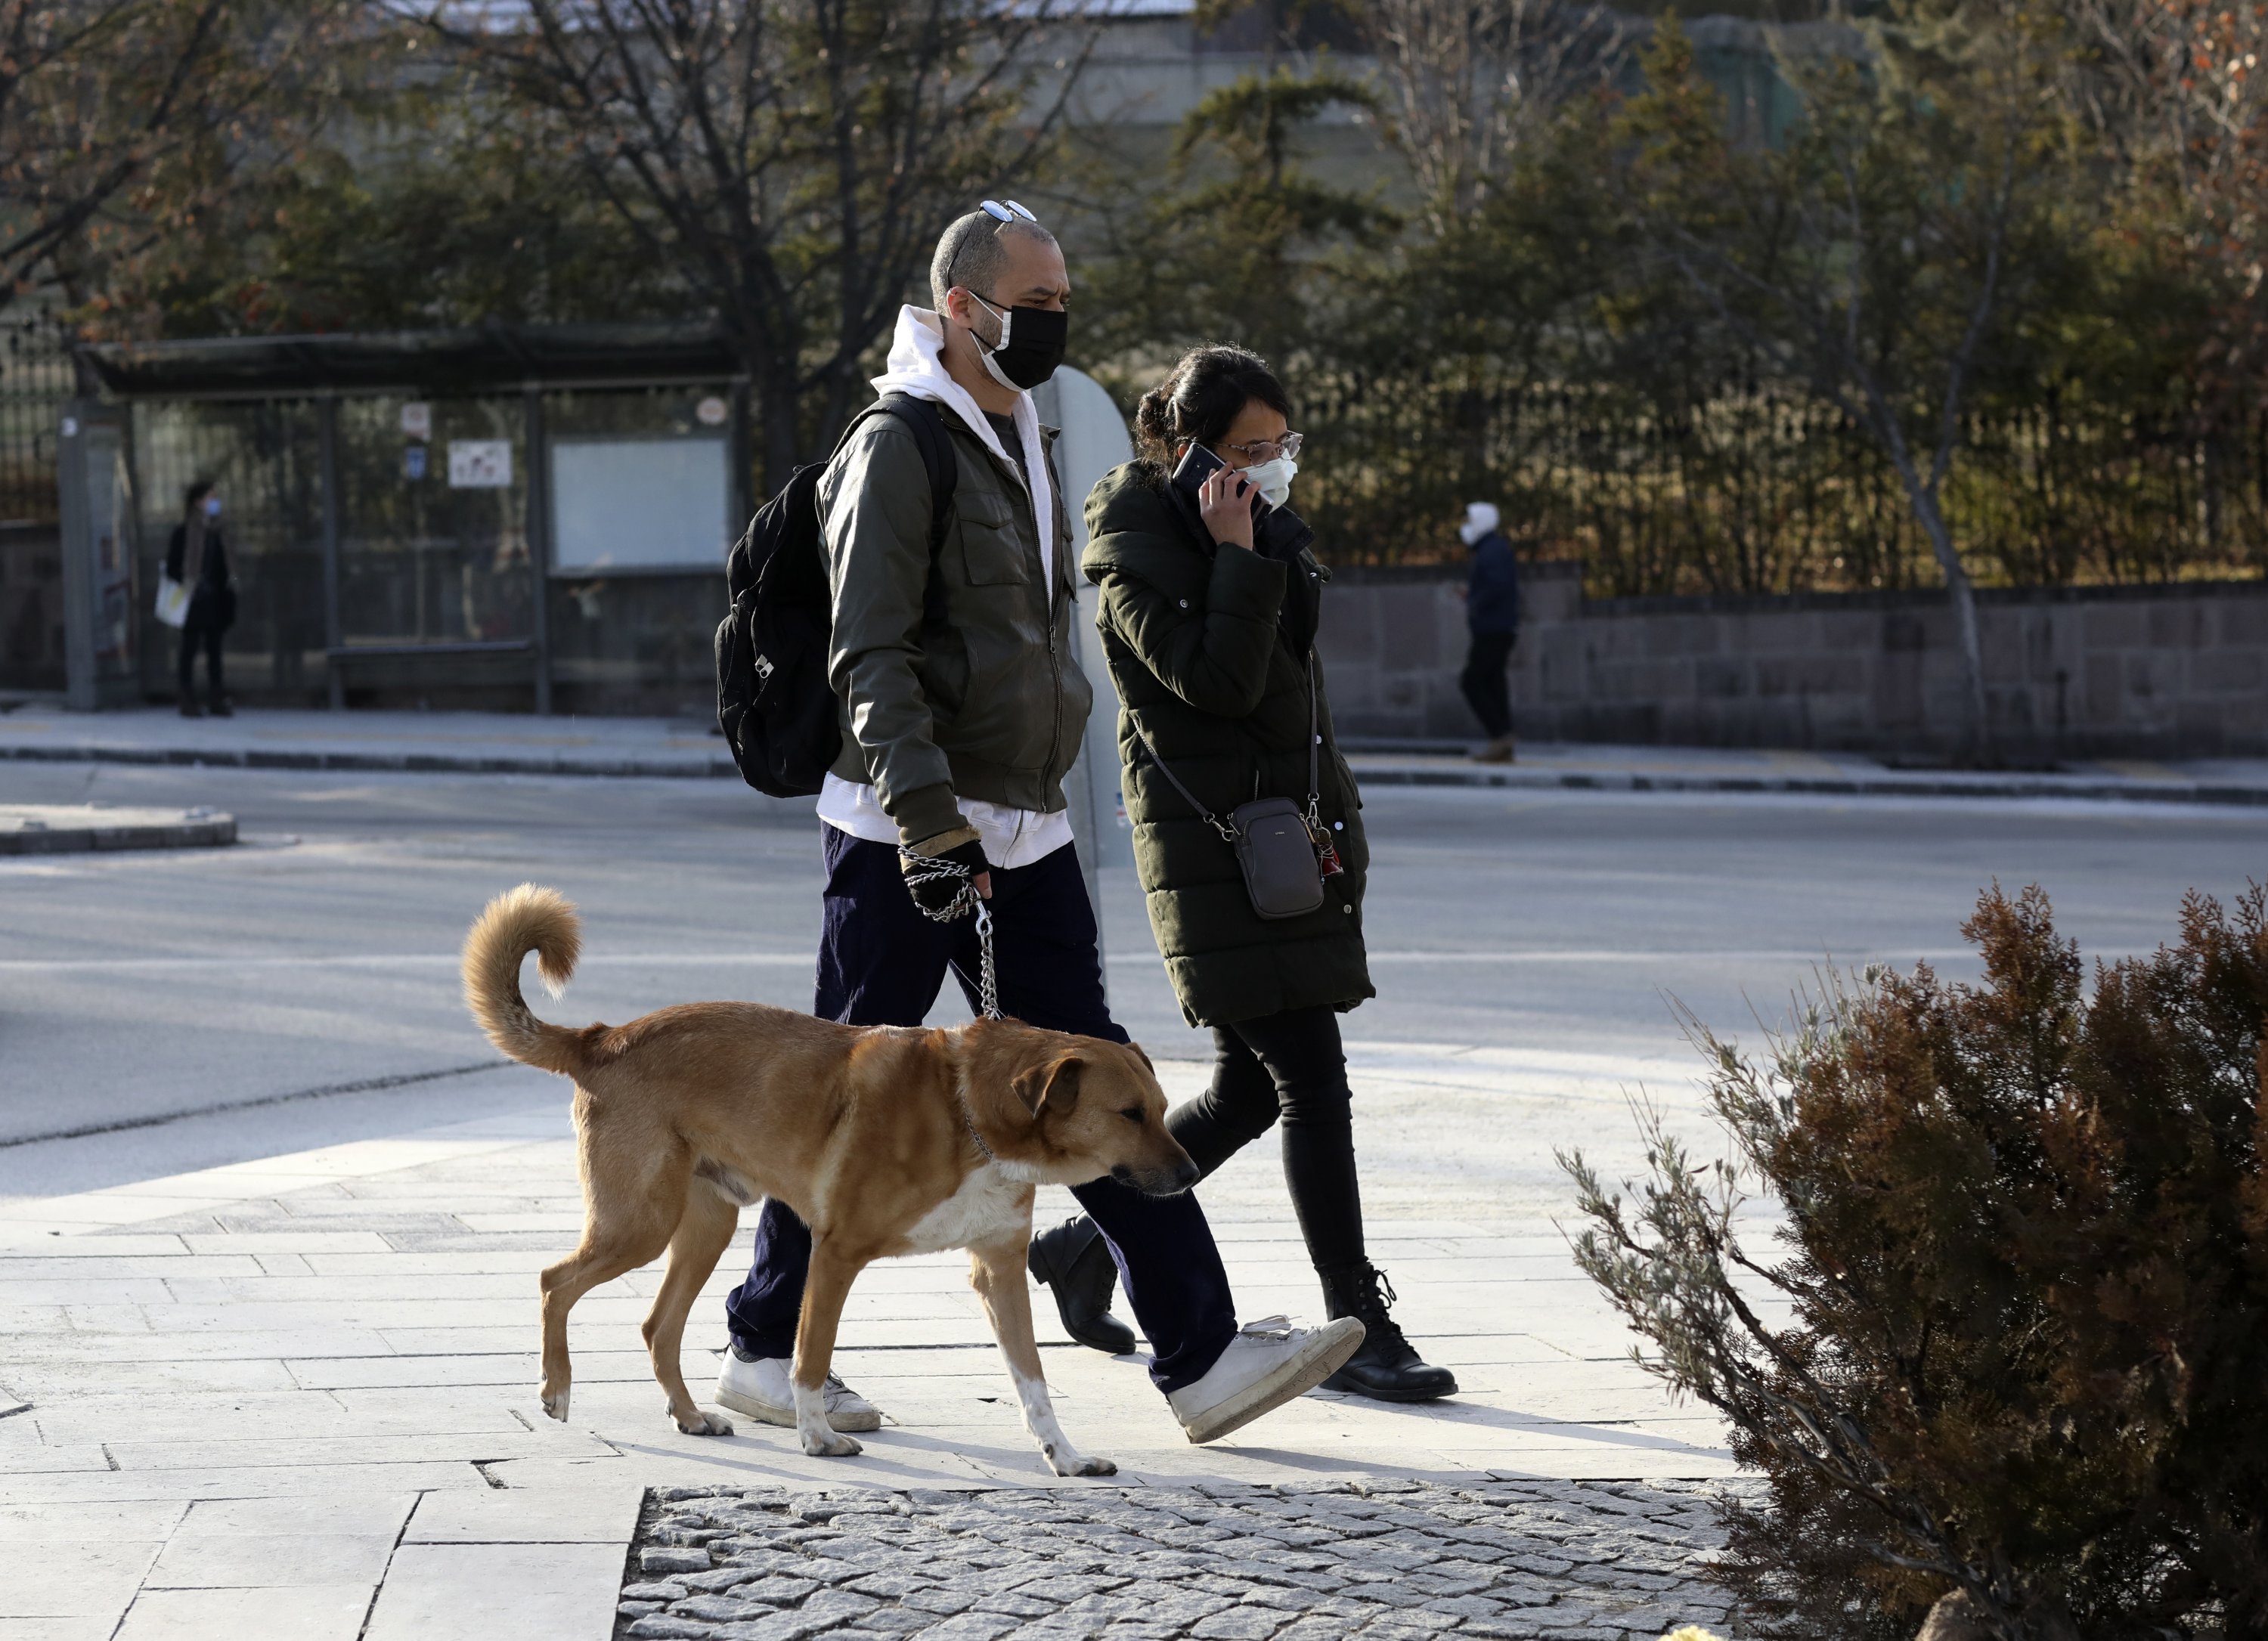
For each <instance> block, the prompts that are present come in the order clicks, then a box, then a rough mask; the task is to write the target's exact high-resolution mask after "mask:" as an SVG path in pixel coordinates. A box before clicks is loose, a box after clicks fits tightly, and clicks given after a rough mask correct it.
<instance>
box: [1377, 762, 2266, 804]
mask: <svg viewBox="0 0 2268 1641" xmlns="http://www.w3.org/2000/svg"><path fill="white" fill-rule="evenodd" d="M1349 762H1350V763H1351V765H1352V767H1353V769H1354V772H1355V777H1356V779H1358V780H1359V782H1360V783H1361V784H1363V785H1365V786H1476V787H1506V788H1528V789H1530V790H1535V791H1554V790H1557V791H1601V792H1766V793H1775V792H1776V793H1787V794H1799V795H1804V796H1819V797H1829V798H2074V799H2078V800H2080V801H2082V802H2088V803H2129V804H2206V805H2217V806H2235V807H2240V808H2260V807H2268V786H2207V785H2202V784H2194V783H2190V782H2182V783H2179V784H2176V783H2172V782H2163V781H2161V782H2141V781H2115V780H2106V781H2095V780H2086V779H2071V780H2058V779H2057V778H2055V777H2054V776H2036V777H2033V778H2030V779H2026V780H2010V779H2006V778H1996V777H1994V776H1970V777H1965V778H1960V777H1951V776H1948V777H1944V778H1936V779H1933V778H1931V777H1928V776H1923V777H1921V778H1918V779H1916V778H1912V777H1907V776H1889V775H1885V776H1864V775H1851V776H1837V775H1645V774H1638V773H1624V772H1616V771H1599V770H1581V771H1576V770H1565V771H1554V770H1550V769H1413V768H1410V767H1409V766H1407V765H1403V766H1401V767H1399V768H1397V767H1395V766H1393V765H1385V766H1381V765H1377V764H1365V763H1363V762H1359V761H1358V760H1350V761H1349Z"/></svg>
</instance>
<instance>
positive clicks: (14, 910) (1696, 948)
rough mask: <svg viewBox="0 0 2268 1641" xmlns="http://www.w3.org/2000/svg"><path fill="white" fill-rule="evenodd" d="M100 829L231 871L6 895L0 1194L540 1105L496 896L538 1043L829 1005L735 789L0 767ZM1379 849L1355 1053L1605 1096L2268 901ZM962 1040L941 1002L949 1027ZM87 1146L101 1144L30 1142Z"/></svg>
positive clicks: (1599, 854) (1702, 860)
mask: <svg viewBox="0 0 2268 1641" xmlns="http://www.w3.org/2000/svg"><path fill="white" fill-rule="evenodd" d="M87 800H95V801H104V802H110V803H114V804H171V805H190V804H213V805H217V806H223V807H225V808H227V809H230V810H232V811H233V812H234V813H236V814H237V816H238V818H239V823H240V826H241V828H242V833H243V835H244V837H245V840H246V841H245V842H244V843H242V844H241V845H239V846H238V847H236V848H234V849H230V850H197V851H186V852H181V853H168V854H143V855H122V856H114V857H75V858H62V859H56V858H47V859H31V860H11V861H4V862H0V1196H11V1195H23V1194H46V1193H48V1192H53V1191H57V1190H68V1189H80V1188H87V1187H89V1186H92V1185H95V1184H102V1183H110V1182H114V1181H119V1180H122V1179H130V1178H137V1177H145V1176H147V1175H150V1174H158V1173H172V1172H176V1171H179V1170H181V1169H185V1168H190V1167H197V1166H209V1165H210V1164H212V1163H216V1162H220V1161H226V1160H234V1159H239V1158H241V1157H245V1156H254V1155H261V1154H270V1153H274V1152H283V1151H287V1150H295V1149H301V1148H304V1147H306V1146H307V1145H312V1144H323V1143H328V1142H330V1141H332V1140H335V1139H342V1138H349V1137H359V1136H361V1135H364V1134H368V1133H384V1132H398V1131H401V1130H402V1129H404V1128H407V1127H411V1126H416V1125H417V1124H418V1123H420V1122H430V1121H435V1120H443V1119H446V1117H448V1116H450V1115H459V1114H474V1113H476V1112H478V1111H479V1110H481V1109H482V1108H483V1102H484V1101H515V1102H524V1101H525V1100H526V1099H527V1084H526V1083H525V1082H524V1081H523V1080H521V1079H520V1078H519V1075H518V1074H508V1075H498V1074H496V1073H491V1072H480V1071H466V1070H465V1069H464V1068H468V1067H475V1066H479V1065H482V1064H483V1063H487V1062H489V1061H490V1060H491V1059H493V1057H494V1056H493V1052H492V1051H491V1050H490V1049H489V1047H488V1046H487V1044H486V1043H485V1042H484V1041H482V1039H481V1038H480V1037H479V1035H478V1034H477V1033H475V1030H474V1029H473V1027H472V1026H471V1024H470V1022H469V1021H468V1019H467V1018H466V1016H465V1013H464V1011H463V1008H462V1006H461V1004H460V1002H459V1000H458V997H457V990H456V977H455V963H456V949H457V945H458V942H459V940H460V938H461V937H462V935H463V932H464V929H465V926H466V924H467V923H468V921H469V919H470V918H471V917H472V916H473V915H474V914H475V912H476V911H477V910H478V909H479V908H480V906H481V905H482V902H483V901H485V900H486V898H487V897H488V896H489V895H490V894H494V893H496V892H497V890H499V889H502V888H505V887H510V886H511V885H512V884H515V883H519V882H521V881H525V880H534V881H536V882H541V883H548V884H551V885H553V886H555V887H557V888H559V889H561V890H563V891H564V892H565V893H566V894H569V895H570V896H571V898H573V899H574V900H575V901H578V903H579V904H580V905H581V907H582V908H583V910H584V914H585V920H586V953H585V965H584V968H583V970H582V972H581V974H580V975H578V979H577V981H576V982H575V984H574V985H573V986H572V987H571V989H570V990H569V991H568V993H567V995H566V997H564V998H563V999H562V1000H560V1001H559V1002H556V1003H553V1002H550V1001H549V1000H548V999H544V998H542V997H541V994H540V993H539V994H536V995H537V1000H538V1006H539V1008H540V1009H541V1010H542V1011H543V1012H547V1013H548V1014H549V1016H550V1017H551V1018H554V1019H562V1020H566V1021H570V1022H574V1023H580V1022H583V1021H586V1020H589V1019H610V1020H620V1019H627V1018H629V1017H630V1016H632V1015H635V1014H637V1013H639V1012H643V1011H644V1010H646V1009H649V1008H652V1007H654V1006H656V1005H658V1004H664V1003H669V1002H679V1001H685V1000H689V999H692V998H696V997H753V998H757V999H761V1000H763V1001H766V1002H772V1003H777V1004H786V1005H789V1006H795V1007H805V1006H808V1004H809V1000H810V994H811V953H812V950H813V946H814V940H815V938H816V931H817V926H818V889H819V883H820V871H819V850H818V839H817V835H816V828H817V822H816V821H814V820H813V818H812V817H811V814H810V813H809V806H808V804H807V803H806V804H782V803H773V802H770V801H768V800H765V799H762V798H758V797H756V796H755V795H754V794H752V793H750V792H748V791H746V790H745V789H744V788H741V787H740V786H738V785H737V784H729V783H725V782H722V781H604V780H542V779H534V778H519V777H499V776H477V777H475V776H467V777H451V776H327V775H315V774H305V775H303V774H293V773H284V772H274V773H269V772H248V771H237V770H199V769H127V768H117V767H108V766H97V765H84V766H82V765H33V764H14V765H8V766H0V801H18V802H35V803H36V802H75V801H87ZM1367 818H1368V821H1369V825H1370V828H1371V831H1372V835H1373V850H1374V853H1375V856H1376V866H1375V873H1374V877H1373V883H1372V888H1371V900H1370V911H1369V918H1368V925H1369V929H1370V933H1371V942H1372V947H1373V968H1374V978H1375V980H1376V982H1377V985H1378V989H1379V993H1380V996H1379V997H1378V999H1377V1001H1375V1002H1373V1003H1372V1004H1367V1005H1366V1006H1365V1007H1364V1008H1362V1009H1361V1010H1360V1011H1359V1012H1357V1013H1355V1014H1354V1015H1352V1016H1351V1018H1350V1019H1349V1020H1348V1022H1347V1032H1348V1035H1349V1037H1350V1038H1351V1039H1353V1040H1359V1041H1364V1042H1367V1043H1374V1044H1393V1043H1400V1044H1431V1045H1446V1046H1454V1047H1459V1048H1471V1049H1486V1050H1491V1051H1501V1050H1518V1051H1534V1052H1536V1053H1542V1054H1545V1055H1547V1056H1549V1055H1554V1054H1557V1055H1565V1056H1572V1057H1573V1058H1577V1059H1580V1057H1582V1056H1608V1057H1610V1058H1612V1059H1614V1060H1615V1061H1616V1063H1641V1062H1651V1063H1659V1064H1664V1065H1667V1064H1670V1063H1675V1061H1676V1060H1677V1057H1678V1056H1681V1055H1683V1054H1684V1053H1686V1052H1687V1051H1685V1050H1684V1049H1683V1048H1682V1047H1681V1046H1680V1044H1679V1041H1678V1035H1677V1031H1676V1027H1675V1023H1674V1020H1673V1019H1672V1016H1671V1012H1670V1008H1669V1004H1668V999H1669V998H1670V997H1676V998H1679V999H1682V1000H1683V1002H1685V1003H1686V1004H1690V1005H1691V1006H1692V1007H1694V1008H1695V1009H1696V1010H1697V1011H1698V1012H1700V1013H1701V1014H1702V1015H1703V1016H1704V1017H1705V1018H1707V1019H1711V1020H1712V1021H1714V1022H1719V1023H1720V1024H1721V1025H1723V1026H1726V1027H1732V1028H1734V1029H1736V1030H1745V1031H1749V1032H1751V1033H1752V1032H1753V1029H1754V1024H1753V1022H1754V1018H1755V1016H1756V1015H1757V1014H1761V1015H1763V1016H1764V1017H1766V1018H1776V1017H1777V1016H1778V1015H1779V1014H1780V1013H1781V1012H1784V1010H1785V1008H1786V1002H1787V999H1788V997H1789V995H1790V993H1791V991H1792V990H1793V988H1794V987H1796V986H1798V985H1800V984H1801V983H1802V982H1804V981H1805V980H1806V979H1807V978H1808V976H1809V975H1810V974H1811V973H1812V971H1813V969H1814V967H1815V965H1816V964H1818V963H1820V962H1822V961H1824V960H1835V961H1837V962H1845V963H1855V962H1860V961H1867V960H1889V961H1892V962H1896V963H1899V964H1902V965H1903V964H1909V963H1911V962H1913V961H1915V960H1918V959H1925V958H1926V959H1927V960H1931V961H1933V962H1935V963H1937V964H1938V965H1939V966H1940V968H1944V969H1947V970H1948V971H1949V972H1955V973H1965V972H1968V971H1969V970H1970V968H1971V967H1972V966H1971V965H1970V962H1969V960H1968V958H1967V954H1966V953H1965V950H1964V948H1963V947H1962V943H1961V941H1960V938H1959V934H1958V924H1959V923H1960V921H1961V919H1962V916H1964V915H1965V914H1966V913H1967V911H1968V910H1969V909H1970V907H1971V906H1972V905H1973V903H1974V901H1975V899H1976V896H1977V892H1978V890H1979V889H1980V888H1981V887H1984V886H1985V885H1986V884H1988V883H1990V882H1992V881H1993V880H1994V879H1999V881H2000V882H2002V883H2003V884H2005V885H2007V886H2009V887H2012V888H2013V887H2017V886H2021V885H2022V884H2026V883H2030V882H2037V883H2040V884H2043V886H2045V887H2046V888H2047V889H2048V890H2049V891H2050V893H2051V896H2052V898H2053V900H2054V902H2055V905H2056V908H2057V909H2058V914H2059V920H2060V923H2061V924H2062V926H2063V928H2064V929H2065V931H2066V932H2067V933H2069V934H2072V935H2074V936H2076V937H2077V938H2079V939H2080V942H2081V944H2082V947H2083V949H2084V950H2085V951H2086V952H2087V953H2089V954H2090V955H2095V954H2100V955H2104V956H2115V955H2117V954H2119V953H2126V952H2132V951H2137V950H2143V949H2147V948H2148V947H2149V946H2153V945H2154V944H2155V943H2157V942H2158V941H2159V940H2161V939H2163V938H2169V936H2170V935H2171V933H2172V931H2173V927H2174V914H2175V909H2176V905H2177V903H2178V901H2179V899H2180V896H2181V894H2182V892H2183V890H2184V889H2186V888H2188V887H2192V886H2195V887H2199V888H2203V889H2205V890H2208V891H2211V892H2213V893H2217V894H2221V895H2223V896H2225V897H2226V896H2231V895H2234V894H2236V893H2238V892H2240V891H2241V890H2242V888H2243V887H2244V885H2245V883H2246V881H2247V879H2248V878H2250V877H2260V878H2268V827H2264V823H2263V821H2262V818H2261V817H2260V815H2259V814H2258V813H2257V812H2246V811H2233V810H2211V809H2189V808H2175V807H2158V806H2131V807H2130V806H2109V805H2091V804H2078V803H2053V802H2031V803H2017V802H2005V803H2002V802H1994V803H1981V802H1962V801H1944V800H1941V801H1903V800H1890V799H1858V800H1849V801H1839V800H1827V799H1811V798H1762V797H1732V796H1727V797H1721V798H1719V797H1706V796H1670V795H1657V794H1631V795H1616V794H1588V793H1548V794H1547V793H1508V792H1487V791H1442V790H1438V789H1437V790H1426V791H1410V790H1406V789H1396V790H1387V791H1379V792H1378V793H1376V794H1375V795H1374V796H1373V798H1371V801H1370V804H1369V806H1368V810H1367ZM1102 875H1103V880H1104V899H1105V902H1106V904H1105V928H1106V945H1107V947H1108V953H1109V964H1110V966H1109V978H1110V985H1111V992H1112V999H1113V1004H1114V1007H1115V1009H1116V1012H1117V1013H1118V1015H1119V1017H1120V1018H1121V1019H1122V1020H1123V1021H1124V1022H1125V1023H1126V1025H1127V1026H1128V1027H1129V1028H1130V1030H1132V1031H1133V1032H1134V1034H1136V1036H1137V1037H1138V1038H1139V1039H1140V1040H1141V1041H1143V1042H1144V1043H1145V1045H1147V1046H1148V1047H1149V1048H1150V1049H1151V1050H1152V1053H1153V1054H1158V1055H1160V1056H1175V1057H1182V1058H1195V1057H1198V1056H1202V1055H1203V1054H1204V1052H1205V1049H1206V1046H1207V1045H1206V1040H1205V1039H1204V1037H1203V1036H1202V1035H1200V1034H1196V1033H1192V1032H1190V1031H1189V1029H1188V1028H1187V1027H1185V1026H1184V1025H1183V1024H1182V1020H1181V1018H1180V1014H1179V1011H1178V1009H1177V1008H1176V1007H1175V1004H1174V1001H1173V998H1172V997H1171V994H1170V992H1169V991H1168V990H1167V986H1166V984H1165V982H1164V978H1163V975H1162V974H1161V973H1160V969H1159V967H1158V964H1157V962H1156V959H1155V956H1154V953H1153V951H1152V946H1151V944H1150V938H1149V932H1148V929H1147V926H1146V924H1145V922H1144V920H1143V916H1142V909H1141V901H1140V895H1139V893H1138V889H1137V887H1136V885H1135V884H1134V881H1133V877H1132V873H1131V872H1130V870H1126V869H1123V868H1114V869H1110V870H1107V871H1106V872H1104V873H1103V874H1102ZM964 1013H965V1010H964V1009H963V1007H962V1005H961V1003H960V1000H959V998H958V997H955V996H951V995H948V997H946V999H944V1000H943V1001H941V1003H940V1005H939V1010H938V1012H937V1014H936V1017H935V1018H937V1019H940V1020H946V1019H958V1018H961V1017H962V1015H963V1014H964ZM436 1074H440V1075H436ZM255 1102H262V1103H255ZM214 1107H225V1109H222V1110H219V1111H217V1112H216V1111H214V1110H213V1108H214ZM199 1112H203V1113H210V1115H195V1116H183V1115H182V1114H186V1113H199ZM116 1125H132V1126H125V1127H118V1126H116ZM74 1130H108V1131H105V1132H99V1133H92V1134H87V1135H85V1136H84V1137H77V1138H71V1139H46V1140H41V1139H40V1137H45V1136H56V1135H63V1134H69V1133H71V1132H72V1131H74Z"/></svg>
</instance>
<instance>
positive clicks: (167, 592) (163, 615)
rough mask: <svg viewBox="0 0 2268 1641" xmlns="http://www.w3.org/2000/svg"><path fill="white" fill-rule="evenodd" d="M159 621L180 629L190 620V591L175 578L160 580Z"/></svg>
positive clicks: (164, 576) (166, 577)
mask: <svg viewBox="0 0 2268 1641" xmlns="http://www.w3.org/2000/svg"><path fill="white" fill-rule="evenodd" d="M157 614H158V620H159V621H161V622H165V623H166V625H167V626H168V627H179V626H180V625H181V624H182V623H183V622H187V621H188V619H189V590H188V588H187V587H185V586H183V585H181V584H180V582H178V581H176V580H174V579H173V577H171V576H167V575H160V576H159V577H158V611H157Z"/></svg>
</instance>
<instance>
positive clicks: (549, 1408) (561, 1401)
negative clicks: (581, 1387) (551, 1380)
mask: <svg viewBox="0 0 2268 1641" xmlns="http://www.w3.org/2000/svg"><path fill="white" fill-rule="evenodd" d="M570 1394H572V1393H571V1392H569V1391H564V1390H563V1391H561V1392H560V1393H559V1394H557V1395H556V1396H546V1397H544V1398H543V1410H544V1411H545V1412H546V1413H548V1414H549V1415H550V1416H551V1417H553V1418H555V1419H557V1420H558V1421H559V1422H560V1423H561V1424H565V1423H566V1422H567V1398H568V1396H569V1395H570Z"/></svg>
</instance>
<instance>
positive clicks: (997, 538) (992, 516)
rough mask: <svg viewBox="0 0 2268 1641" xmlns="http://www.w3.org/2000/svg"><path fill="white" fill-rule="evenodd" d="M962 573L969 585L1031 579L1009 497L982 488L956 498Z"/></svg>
mask: <svg viewBox="0 0 2268 1641" xmlns="http://www.w3.org/2000/svg"><path fill="white" fill-rule="evenodd" d="M954 508H955V510H956V511H958V512H959V513H960V515H961V531H960V534H961V542H960V546H961V579H962V581H963V582H964V583H966V584H967V585H969V586H972V587H996V586H1013V585H1020V584H1021V583H1024V582H1027V581H1029V580H1030V579H1031V578H1032V570H1031V566H1030V565H1029V564H1028V563H1026V562H1025V557H1024V538H1023V533H1022V532H1021V531H1020V530H1018V529H1017V528H1016V522H1017V515H1016V504H1015V501H1014V499H1013V497H1007V496H1003V495H999V494H998V493H986V492H983V491H979V492H976V493H975V494H972V495H965V496H962V497H959V498H958V499H957V500H956V501H955V502H954Z"/></svg>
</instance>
